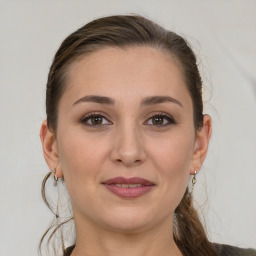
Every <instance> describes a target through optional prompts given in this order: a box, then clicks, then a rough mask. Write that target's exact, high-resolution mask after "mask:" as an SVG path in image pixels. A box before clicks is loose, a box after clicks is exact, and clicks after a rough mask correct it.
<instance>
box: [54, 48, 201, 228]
mask: <svg viewBox="0 0 256 256" xmlns="http://www.w3.org/2000/svg"><path fill="white" fill-rule="evenodd" d="M67 86H68V87H67V90H66V92H65V93H64V94H63V96H62V98H61V100H60V102H59V105H58V123H57V139H56V156H57V160H56V165H55V167H56V168H57V175H58V176H62V175H63V176H64V177H65V182H66V185H67V188H68V191H69V194H70V197H71V200H72V206H73V211H74V215H75V219H76V220H77V221H78V220H80V221H82V220H83V222H85V223H90V224H93V225H95V226H98V227H104V228H107V229H111V230H115V231H123V232H127V231H136V230H144V229H147V228H150V227H153V226H157V225H160V224H162V223H167V222H168V223H170V224H171V223H172V221H173V214H174V210H175V208H176V207H177V206H178V204H179V203H180V201H181V199H182V197H183V195H184V192H185V189H186V187H187V183H188V177H189V174H190V173H193V172H194V168H195V167H200V166H199V165H200V164H199V162H198V159H197V157H196V155H197V154H196V150H197V149H196V148H197V136H196V133H195V129H194V126H193V108H192V100H191V97H190V96H189V93H188V91H187V89H186V86H185V84H184V79H183V75H182V73H181V71H180V69H179V68H178V66H177V65H176V64H175V62H174V61H172V60H171V58H170V57H169V56H168V55H167V54H166V53H165V52H162V51H160V50H157V49H153V48H151V47H128V48H126V49H119V48H105V49H102V50H99V51H97V52H95V53H92V54H90V55H87V56H85V57H84V58H83V59H81V60H80V61H79V62H76V63H75V64H73V65H72V67H71V69H70V79H69V80H68V85H67ZM120 177H121V178H120ZM131 178H133V179H131ZM129 179H130V180H129Z"/></svg>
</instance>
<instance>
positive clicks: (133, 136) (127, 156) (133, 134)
mask: <svg viewBox="0 0 256 256" xmlns="http://www.w3.org/2000/svg"><path fill="white" fill-rule="evenodd" d="M112 145H113V148H112V152H111V159H112V160H113V161H114V162H116V163H122V164H123V165H125V166H126V167H132V166H136V165H139V164H141V163H143V162H144V161H145V159H146V153H145V150H144V147H145V145H144V144H143V141H142V136H141V134H140V133H139V131H138V128H136V127H135V125H134V126H132V125H129V126H128V125H126V126H125V127H122V128H121V127H120V128H119V129H117V130H116V134H115V135H114V139H113V143H112Z"/></svg>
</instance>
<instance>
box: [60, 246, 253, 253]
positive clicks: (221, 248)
mask: <svg viewBox="0 0 256 256" xmlns="http://www.w3.org/2000/svg"><path fill="white" fill-rule="evenodd" d="M213 245H214V247H215V250H216V252H217V255H218V256H256V250H254V249H242V248H239V247H235V246H231V245H226V244H213ZM74 247H75V246H70V247H68V248H67V249H66V251H65V254H64V256H70V254H71V253H72V251H73V249H74ZM191 256H192V255H191ZM205 256H207V255H205Z"/></svg>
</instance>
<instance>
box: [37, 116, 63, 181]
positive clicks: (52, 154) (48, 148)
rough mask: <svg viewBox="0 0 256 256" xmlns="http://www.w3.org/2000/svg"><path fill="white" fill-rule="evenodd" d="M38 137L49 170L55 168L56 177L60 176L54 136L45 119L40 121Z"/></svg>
mask: <svg viewBox="0 0 256 256" xmlns="http://www.w3.org/2000/svg"><path fill="white" fill-rule="evenodd" d="M40 139H41V142H42V148H43V153H44V158H45V161H46V163H47V165H48V167H49V169H50V170H52V169H55V170H56V175H57V177H58V178H60V177H61V176H62V171H61V168H58V167H59V154H58V147H57V141H56V136H55V135H54V134H53V132H51V131H50V130H49V128H48V126H47V122H46V120H45V121H44V122H43V123H42V126H41V130H40Z"/></svg>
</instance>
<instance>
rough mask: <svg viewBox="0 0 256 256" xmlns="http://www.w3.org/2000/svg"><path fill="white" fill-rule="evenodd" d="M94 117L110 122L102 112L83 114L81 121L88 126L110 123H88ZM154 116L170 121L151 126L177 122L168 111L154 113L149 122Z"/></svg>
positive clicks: (163, 125)
mask: <svg viewBox="0 0 256 256" xmlns="http://www.w3.org/2000/svg"><path fill="white" fill-rule="evenodd" d="M94 117H100V118H103V119H106V120H107V121H108V122H110V121H109V120H108V119H107V118H106V117H105V116H104V115H102V114H101V113H89V114H87V115H85V116H83V118H82V119H81V122H82V123H84V124H85V125H87V126H91V127H99V126H103V125H108V124H96V125H93V124H88V123H87V122H88V120H90V119H92V118H94ZM153 117H156V118H163V119H164V120H167V122H168V123H165V124H162V125H154V124H150V125H151V126H156V127H165V126H168V125H172V124H176V121H175V120H174V118H173V117H172V116H170V115H168V114H166V113H163V112H159V113H154V114H152V115H151V116H150V117H149V118H148V119H147V122H148V120H150V119H152V118H153Z"/></svg>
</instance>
